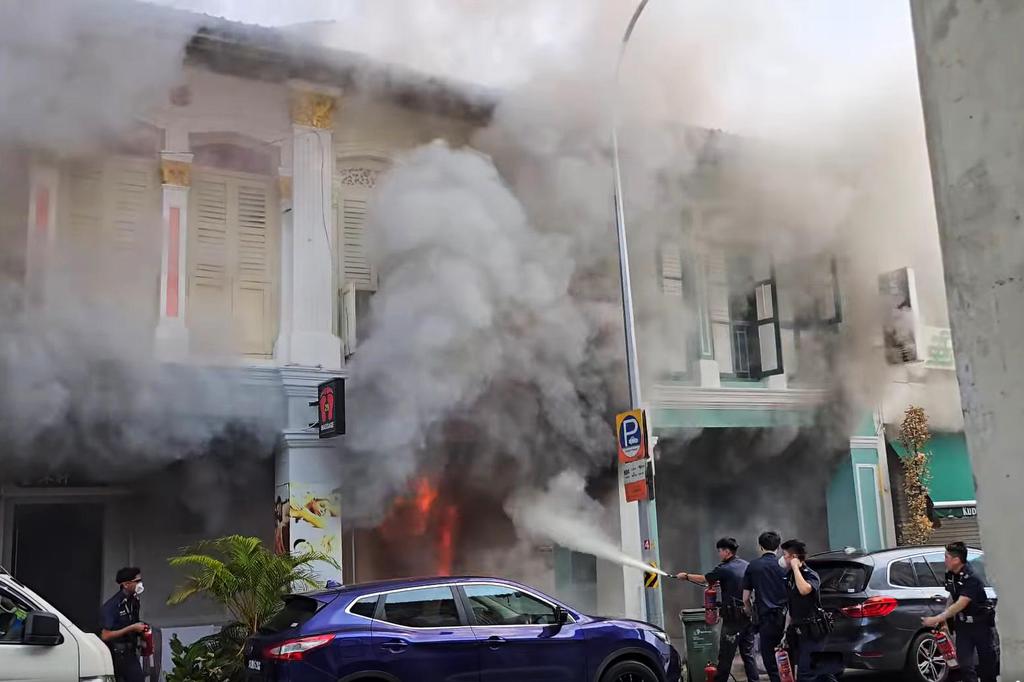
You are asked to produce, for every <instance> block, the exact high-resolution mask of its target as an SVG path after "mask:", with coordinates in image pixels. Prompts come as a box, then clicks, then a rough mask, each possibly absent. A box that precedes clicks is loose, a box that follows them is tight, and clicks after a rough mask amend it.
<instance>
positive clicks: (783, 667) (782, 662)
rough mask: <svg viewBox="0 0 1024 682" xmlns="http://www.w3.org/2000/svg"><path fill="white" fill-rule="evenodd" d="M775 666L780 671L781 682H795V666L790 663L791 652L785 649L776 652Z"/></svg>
mask: <svg viewBox="0 0 1024 682" xmlns="http://www.w3.org/2000/svg"><path fill="white" fill-rule="evenodd" d="M775 665H776V666H777V667H778V669H779V682H795V678H794V677H793V666H792V664H791V663H790V662H789V652H788V651H786V650H785V649H776V650H775Z"/></svg>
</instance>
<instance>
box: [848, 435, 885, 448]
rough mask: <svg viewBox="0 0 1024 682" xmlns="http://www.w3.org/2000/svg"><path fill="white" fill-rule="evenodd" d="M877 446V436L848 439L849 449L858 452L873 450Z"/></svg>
mask: <svg viewBox="0 0 1024 682" xmlns="http://www.w3.org/2000/svg"><path fill="white" fill-rule="evenodd" d="M878 445H879V437H878V436H854V437H853V438H851V439H850V448H851V449H858V450H875V449H877V448H878Z"/></svg>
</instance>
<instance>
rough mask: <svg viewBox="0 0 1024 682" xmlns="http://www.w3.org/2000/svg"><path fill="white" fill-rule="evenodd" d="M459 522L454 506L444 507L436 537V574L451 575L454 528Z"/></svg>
mask: <svg viewBox="0 0 1024 682" xmlns="http://www.w3.org/2000/svg"><path fill="white" fill-rule="evenodd" d="M458 521H459V510H458V509H457V508H456V507H455V505H453V504H450V505H448V506H447V507H445V510H444V517H443V518H442V520H441V530H440V533H439V534H438V536H437V574H438V575H451V574H452V558H453V553H454V545H455V527H456V524H457V523H458Z"/></svg>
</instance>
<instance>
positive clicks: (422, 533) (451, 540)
mask: <svg viewBox="0 0 1024 682" xmlns="http://www.w3.org/2000/svg"><path fill="white" fill-rule="evenodd" d="M440 496H441V494H440V491H439V490H438V488H437V486H436V485H435V484H434V483H433V482H432V481H431V480H430V478H428V477H426V476H423V477H420V478H418V479H416V481H415V483H414V484H413V485H412V486H411V490H410V493H409V494H408V495H406V496H404V497H402V498H399V499H398V500H396V501H395V504H394V507H392V509H391V513H390V515H389V516H388V519H387V520H386V521H385V522H384V523H383V524H382V525H381V527H380V530H381V532H382V533H383V534H384V536H385V537H387V538H389V539H390V540H391V541H392V542H405V543H414V542H415V543H424V542H430V541H431V540H430V539H432V542H431V544H432V545H433V547H432V548H431V549H432V550H433V555H434V556H433V558H434V573H435V574H437V575H442V576H446V575H451V573H452V567H453V565H454V562H455V546H456V534H457V531H458V522H459V510H458V507H457V506H456V505H454V504H445V505H441V504H438V498H440Z"/></svg>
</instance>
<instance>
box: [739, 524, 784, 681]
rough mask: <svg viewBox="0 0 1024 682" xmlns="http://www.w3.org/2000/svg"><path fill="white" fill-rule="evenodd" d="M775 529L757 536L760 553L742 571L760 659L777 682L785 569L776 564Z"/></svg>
mask: <svg viewBox="0 0 1024 682" xmlns="http://www.w3.org/2000/svg"><path fill="white" fill-rule="evenodd" d="M781 540H782V539H781V538H780V537H779V534H778V533H776V532H775V531H770V530H769V531H765V532H764V533H761V535H760V536H759V537H758V538H757V544H758V546H759V547H760V548H761V556H760V557H759V558H757V559H754V560H753V561H751V562H750V565H749V566H747V572H746V573H745V574H744V575H743V608H744V610H745V611H746V612H747V614H748V615H750V616H751V618H752V620H753V622H754V630H755V631H756V632H757V635H758V638H759V639H760V643H761V660H762V661H763V662H764V669H765V672H767V673H768V679H769V680H771V682H779V668H778V666H777V665H776V664H775V649H776V648H777V647H778V646H779V643H780V642H781V641H782V635H783V633H784V632H785V630H786V602H787V599H788V594H787V588H786V569H784V568H782V566H780V565H779V558H778V556H776V552H777V551H778V549H779V544H780V543H781Z"/></svg>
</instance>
